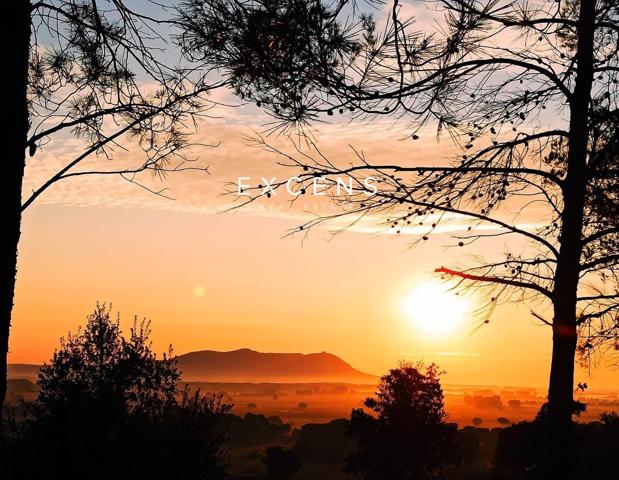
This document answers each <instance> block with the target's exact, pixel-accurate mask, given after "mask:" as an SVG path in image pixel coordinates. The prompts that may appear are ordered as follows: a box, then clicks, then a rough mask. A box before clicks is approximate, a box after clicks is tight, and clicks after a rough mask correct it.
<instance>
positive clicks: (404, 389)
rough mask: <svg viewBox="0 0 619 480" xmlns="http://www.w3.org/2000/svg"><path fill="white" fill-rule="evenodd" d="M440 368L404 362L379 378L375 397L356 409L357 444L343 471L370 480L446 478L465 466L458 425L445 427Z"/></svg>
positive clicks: (353, 428) (354, 430)
mask: <svg viewBox="0 0 619 480" xmlns="http://www.w3.org/2000/svg"><path fill="white" fill-rule="evenodd" d="M439 374H440V372H439V371H438V369H437V367H436V365H434V364H431V365H429V366H428V367H426V368H423V367H422V366H421V365H417V366H414V365H412V364H410V363H402V364H401V365H400V366H399V367H398V368H395V369H392V370H390V371H389V373H387V374H386V375H384V376H383V377H382V378H381V381H380V384H379V386H378V391H377V392H376V395H375V396H374V397H371V398H367V399H366V400H365V403H364V404H365V407H366V408H368V409H369V410H370V413H368V412H365V411H364V410H363V409H355V410H353V411H352V415H351V418H350V423H349V434H350V435H351V437H352V438H354V439H355V440H357V442H358V450H357V451H356V452H355V453H354V454H352V455H351V456H350V457H349V459H348V463H347V466H346V469H345V471H347V472H349V473H354V474H357V475H359V476H360V477H361V478H366V479H382V480H396V479H398V480H405V479H411V480H412V479H414V480H418V479H427V478H448V472H449V471H450V470H451V469H452V468H454V467H455V466H457V465H459V464H460V463H461V461H462V456H461V451H460V446H459V444H458V438H457V435H458V431H457V430H458V429H457V425H455V424H448V423H445V417H446V416H447V415H446V413H445V410H444V407H443V390H442V389H441V385H440V382H439Z"/></svg>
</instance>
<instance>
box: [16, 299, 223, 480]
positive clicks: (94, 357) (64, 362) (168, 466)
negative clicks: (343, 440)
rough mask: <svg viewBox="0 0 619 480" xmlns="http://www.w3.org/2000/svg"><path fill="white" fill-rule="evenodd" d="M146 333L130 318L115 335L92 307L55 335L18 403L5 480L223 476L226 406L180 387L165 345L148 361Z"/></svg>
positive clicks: (109, 321)
mask: <svg viewBox="0 0 619 480" xmlns="http://www.w3.org/2000/svg"><path fill="white" fill-rule="evenodd" d="M149 334H150V329H149V324H148V322H137V321H135V322H134V327H133V328H132V329H131V333H130V335H129V336H128V337H127V338H125V337H124V336H123V335H122V332H121V330H120V327H119V322H118V320H114V319H113V318H112V317H111V309H110V308H108V307H106V306H105V305H98V306H97V308H96V309H95V311H94V313H93V314H91V315H90V316H89V317H88V322H87V324H86V326H85V328H84V330H83V331H80V332H78V333H77V334H69V335H68V336H67V337H66V338H65V339H63V340H62V341H61V346H60V348H59V350H57V351H56V352H55V353H54V356H53V358H52V360H51V362H50V363H49V364H45V365H44V366H43V367H42V368H41V371H40V374H39V386H40V393H39V397H38V399H37V401H36V402H34V403H33V404H32V405H26V406H25V408H26V410H25V419H24V420H23V421H22V422H21V431H20V432H18V433H19V434H18V435H15V439H14V441H13V446H12V450H11V455H10V462H8V467H6V468H8V469H9V471H10V473H11V474H12V475H13V476H9V478H33V479H34V478H70V479H73V478H75V479H77V478H84V475H86V476H87V477H88V478H94V479H109V478H121V479H130V478H166V477H169V476H176V475H179V476H181V477H182V478H195V479H198V478H205V477H206V478H223V475H224V466H225V459H226V452H225V450H224V449H223V447H222V445H223V442H224V441H225V440H226V438H227V437H226V432H225V416H226V414H227V413H228V412H229V411H230V408H231V406H230V405H227V404H226V403H224V402H223V397H222V396H221V395H215V396H205V395H201V394H200V392H194V393H190V392H189V390H188V389H186V388H185V389H184V390H183V389H180V388H179V372H178V370H177V369H176V364H175V361H174V360H173V359H172V358H171V354H172V351H171V350H170V352H169V354H168V355H164V357H163V358H162V359H158V358H157V357H156V355H155V354H154V353H153V351H152V350H151V347H150V342H149V340H148V337H149ZM5 463H6V460H5Z"/></svg>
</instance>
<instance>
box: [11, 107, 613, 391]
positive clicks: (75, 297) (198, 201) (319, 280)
mask: <svg viewBox="0 0 619 480" xmlns="http://www.w3.org/2000/svg"><path fill="white" fill-rule="evenodd" d="M220 113H222V117H223V118H220V119H212V120H209V121H208V123H206V124H204V125H202V128H201V133H199V134H198V135H197V136H196V140H197V141H199V142H208V143H213V142H217V141H221V146H220V147H219V148H217V149H204V150H200V151H198V152H197V153H198V154H199V155H200V156H201V157H202V159H203V160H204V161H205V162H206V163H208V164H209V165H210V166H211V175H209V176H206V175H191V174H183V175H180V176H178V177H174V178H170V179H169V181H168V185H169V186H170V187H171V194H172V195H173V196H174V197H175V199H176V200H173V201H172V200H167V199H163V198H160V197H155V196H153V195H151V194H149V193H147V192H145V191H143V190H140V189H138V188H136V187H135V186H132V185H129V184H128V183H127V182H123V181H122V180H120V179H118V178H112V177H106V178H104V179H102V178H95V177H82V178H80V180H78V181H67V182H66V183H63V184H58V185H57V186H56V187H54V188H52V189H51V190H50V191H49V192H47V193H46V194H44V195H43V196H42V197H41V198H40V201H38V203H37V204H35V205H34V206H32V207H31V208H29V209H28V210H27V212H26V214H25V217H24V220H23V229H22V230H23V235H22V242H21V245H20V256H19V273H18V282H17V292H16V300H15V311H14V320H13V328H12V333H11V343H10V356H9V361H10V362H12V363H17V362H22V363H27V362H32V363H34V362H43V361H45V360H46V359H48V358H49V357H50V355H51V353H52V351H53V349H54V348H55V347H56V346H57V345H58V339H59V337H60V336H62V335H64V334H66V332H67V331H68V330H75V329H76V328H77V327H78V325H80V324H83V323H84V318H85V316H86V315H87V314H88V313H89V312H90V311H91V310H92V309H93V307H94V305H95V302H96V301H97V300H101V301H109V302H113V304H114V307H115V309H116V310H119V311H120V312H121V313H122V315H123V324H124V325H125V326H129V324H130V322H131V318H132V316H133V315H134V314H137V315H139V316H146V317H148V318H150V319H151V320H152V321H153V330H154V332H153V338H154V342H155V348H156V349H157V350H158V351H164V350H166V349H167V345H168V344H169V343H172V344H173V345H174V348H175V351H176V352H177V353H184V352H187V351H191V350H197V349H217V350H226V349H236V348H242V347H250V348H254V349H256V350H261V351H276V352H278V351H279V352H289V351H298V352H315V351H323V350H324V351H329V352H332V353H335V354H337V355H340V356H341V357H342V358H343V359H345V360H346V361H348V362H350V363H352V364H353V365H354V366H355V367H357V368H359V369H361V370H364V371H367V372H370V373H377V374H380V373H382V372H384V371H385V370H386V369H388V368H390V367H392V366H394V365H395V364H396V363H397V361H398V360H401V359H409V360H417V359H425V360H427V361H435V362H437V363H439V364H440V365H441V366H442V367H443V368H445V369H446V370H447V371H448V374H447V377H446V381H447V382H451V383H466V384H485V385H488V384H493V385H522V386H544V385H545V384H546V382H547V378H548V369H549V360H550V338H551V336H550V331H549V329H548V328H547V327H541V326H539V325H538V323H539V322H538V321H535V320H534V319H533V318H532V317H531V315H530V314H529V310H528V308H527V307H526V306H524V305H516V304H510V305H504V306H502V307H500V308H499V309H497V311H496V312H495V314H494V316H493V317H492V321H491V323H490V324H489V325H486V326H484V327H483V328H481V329H478V330H475V326H476V322H475V321H474V320H473V319H471V318H467V319H465V322H464V324H463V325H462V326H461V328H459V329H458V330H457V331H454V332H453V333H452V334H449V335H445V336H442V337H437V338H428V337H427V336H426V335H424V334H423V333H422V332H420V331H419V330H418V329H416V328H415V326H414V325H413V323H412V322H411V320H410V318H408V317H407V315H406V313H405V312H404V309H403V308H402V303H403V301H404V299H405V298H406V297H407V295H409V294H410V292H411V291H413V290H414V289H415V287H416V286H418V285H420V284H422V283H424V282H427V281H428V280H429V279H431V278H432V274H431V272H432V270H433V269H434V268H436V267H437V266H441V265H452V266H458V265H461V264H463V263H466V258H464V257H463V253H464V252H463V250H462V249H457V248H456V249H453V248H446V245H447V244H449V243H453V242H450V241H449V238H448V237H447V236H446V235H443V234H440V235H439V234H435V235H432V236H431V239H430V241H429V242H424V244H423V246H420V247H416V248H412V249H411V248H408V246H409V243H410V242H411V240H412V237H411V236H408V235H404V236H401V237H395V236H394V235H382V236H379V235H376V234H372V233H359V232H346V233H345V234H343V235H340V236H338V237H336V238H334V239H331V238H330V236H329V234H328V232H327V231H326V230H315V231H313V232H312V233H311V235H310V236H309V238H308V239H306V240H305V241H304V242H302V241H301V239H300V238H297V237H293V238H286V239H284V238H282V236H283V235H284V234H285V232H286V231H287V230H288V229H290V228H293V227H295V226H296V225H298V224H299V222H300V219H301V218H302V216H303V215H304V214H303V212H301V211H300V209H296V210H294V211H291V210H289V208H288V206H287V204H286V202H285V200H284V199H283V198H274V199H272V200H271V201H270V202H269V203H264V202H263V203H262V204H259V205H255V206H252V207H250V208H247V209H245V210H242V211H237V212H236V213H235V214H222V213H217V212H219V211H221V210H222V209H223V208H224V207H225V206H226V205H227V204H228V202H229V201H230V200H231V199H230V198H229V197H224V198H222V197H219V194H220V193H221V192H222V190H223V184H224V182H226V181H233V180H235V179H236V178H237V177H238V176H246V175H249V176H252V177H253V178H257V177H258V176H259V175H265V176H267V175H280V176H282V175H284V174H285V173H290V172H287V171H284V172H282V170H281V168H277V167H276V166H275V161H276V160H277V159H275V158H273V156H271V155H269V154H267V153H266V152H263V151H260V150H257V149H256V148H254V147H251V146H249V145H247V143H246V142H244V141H243V135H245V134H248V133H251V132H252V130H253V129H259V128H260V125H261V122H264V121H265V120H266V118H265V117H261V116H259V115H257V111H256V109H255V108H248V107H242V108H239V109H233V110H227V111H225V112H220ZM405 132H406V125H404V124H401V125H395V124H393V123H390V122H386V121H381V122H375V123H372V124H369V125H360V124H353V125H350V126H346V125H343V124H336V125H323V126H321V127H320V128H318V129H316V131H315V133H316V135H317V138H318V140H319V142H320V145H321V148H324V150H325V152H326V153H328V154H329V156H330V158H334V159H337V160H338V161H342V162H346V161H349V160H350V159H351V151H350V149H349V147H348V145H349V144H352V145H355V146H356V147H358V148H361V149H363V150H364V152H365V153H366V154H367V157H368V158H369V159H371V160H374V161H376V160H382V161H385V160H393V159H394V158H395V159H396V160H397V161H410V162H424V163H425V162H429V161H430V162H434V161H437V160H440V159H443V158H445V157H446V156H447V155H448V154H449V153H450V152H451V147H450V146H449V142H448V141H447V140H446V141H445V142H441V143H437V142H436V139H435V137H434V133H433V132H431V131H427V132H425V133H424V132H422V139H421V140H420V141H418V142H414V144H413V143H411V142H410V141H402V138H404V137H405ZM273 141H274V142H278V143H279V144H282V145H285V141H284V140H283V139H273ZM79 147H80V145H79V142H76V141H67V142H64V143H63V145H62V146H60V147H58V146H56V147H52V148H44V149H43V151H42V152H40V153H37V156H36V157H35V158H34V159H33V160H32V161H31V162H30V165H29V168H28V170H27V177H26V182H25V187H24V191H25V192H27V191H29V190H30V189H32V188H33V187H34V186H36V185H37V184H38V183H39V182H40V181H41V179H42V178H44V177H45V176H47V175H49V172H51V171H53V170H54V168H55V166H57V165H61V164H63V163H65V162H66V160H67V159H69V158H71V157H72V155H75V153H76V152H78V151H79ZM132 155H134V152H132V151H129V152H126V153H122V154H121V155H119V158H117V160H115V161H117V162H123V161H131V160H132ZM34 160H36V162H35V161H34ZM307 207H308V208H309V209H311V210H315V209H316V208H317V207H318V208H327V207H326V206H325V205H324V203H317V204H315V205H313V204H310V205H307ZM521 221H535V215H534V212H528V213H527V215H525V217H524V218H522V219H521ZM511 246H512V248H524V246H518V245H517V244H516V245H515V246H514V245H513V244H512V245H511ZM504 249H505V244H504V243H503V240H501V241H498V240H496V239H493V240H491V241H486V242H485V243H478V244H475V245H474V246H472V247H471V249H470V250H467V253H483V254H484V255H488V256H492V255H496V254H500V253H501V252H503V251H504ZM472 301H474V300H472ZM576 380H577V381H587V382H588V384H589V385H590V387H592V388H601V387H613V388H616V387H619V375H617V371H616V370H613V369H610V368H605V367H604V366H602V367H600V368H597V369H595V370H593V371H592V377H591V378H589V377H588V372H584V371H579V372H578V374H577V377H576Z"/></svg>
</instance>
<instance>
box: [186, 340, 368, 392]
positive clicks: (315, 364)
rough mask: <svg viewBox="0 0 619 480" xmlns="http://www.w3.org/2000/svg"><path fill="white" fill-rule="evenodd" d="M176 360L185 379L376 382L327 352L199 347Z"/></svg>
mask: <svg viewBox="0 0 619 480" xmlns="http://www.w3.org/2000/svg"><path fill="white" fill-rule="evenodd" d="M176 360H177V361H178V368H179V370H181V371H182V378H183V380H184V381H186V382H206V381H208V382H254V383H259V382H273V383H286V382H290V383H311V382H342V383H359V384H362V383H368V384H375V383H376V382H377V380H378V377H376V376H374V375H369V374H367V373H363V372H360V371H359V370H356V369H354V368H353V367H352V366H351V365H350V364H348V363H346V362H345V361H344V360H342V359H341V358H339V357H338V356H336V355H333V354H331V353H326V352H321V353H309V354H302V353H262V352H256V351H255V350H250V349H249V348H242V349H240V350H233V351H230V352H217V351H213V350H201V351H198V352H190V353H186V354H184V355H179V356H178V357H176Z"/></svg>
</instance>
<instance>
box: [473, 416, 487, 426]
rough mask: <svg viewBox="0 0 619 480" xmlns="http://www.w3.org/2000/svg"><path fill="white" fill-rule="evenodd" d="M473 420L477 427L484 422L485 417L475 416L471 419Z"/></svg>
mask: <svg viewBox="0 0 619 480" xmlns="http://www.w3.org/2000/svg"><path fill="white" fill-rule="evenodd" d="M471 422H472V423H473V425H475V426H476V427H479V426H480V425H481V424H482V423H484V421H483V419H481V418H479V417H473V420H471Z"/></svg>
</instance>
